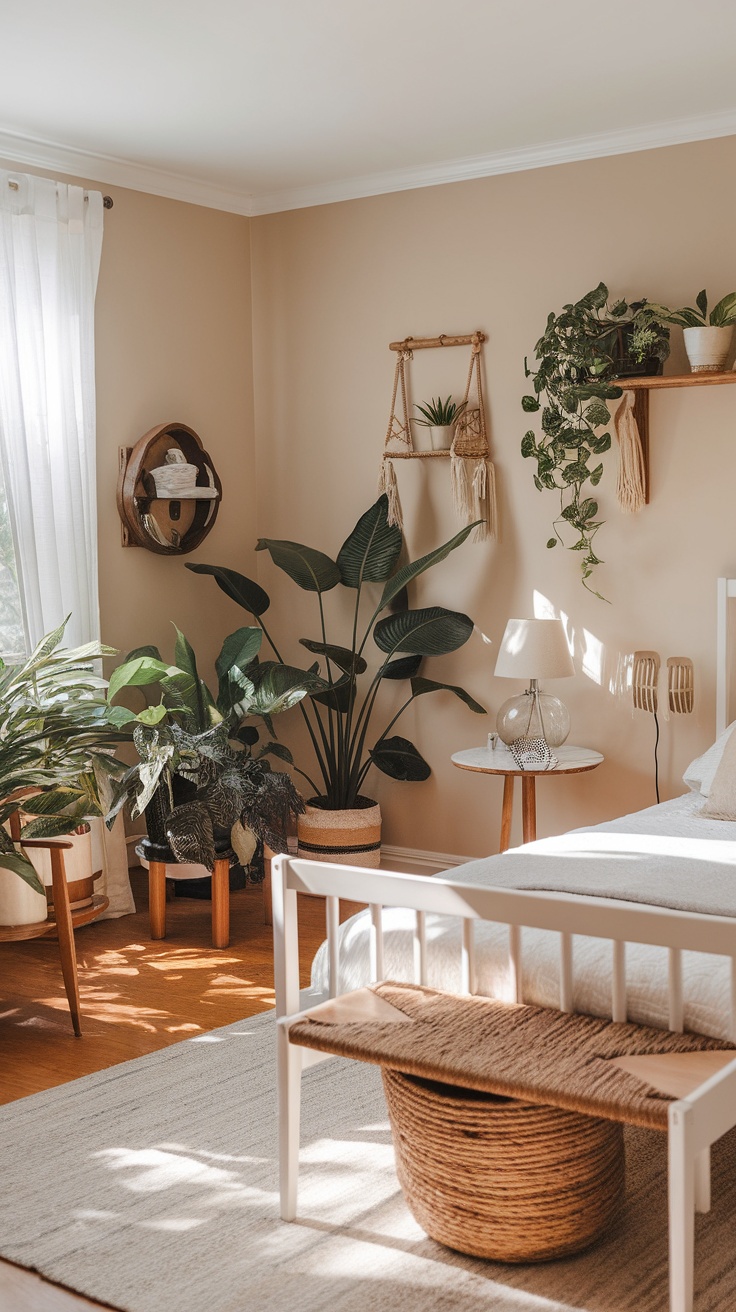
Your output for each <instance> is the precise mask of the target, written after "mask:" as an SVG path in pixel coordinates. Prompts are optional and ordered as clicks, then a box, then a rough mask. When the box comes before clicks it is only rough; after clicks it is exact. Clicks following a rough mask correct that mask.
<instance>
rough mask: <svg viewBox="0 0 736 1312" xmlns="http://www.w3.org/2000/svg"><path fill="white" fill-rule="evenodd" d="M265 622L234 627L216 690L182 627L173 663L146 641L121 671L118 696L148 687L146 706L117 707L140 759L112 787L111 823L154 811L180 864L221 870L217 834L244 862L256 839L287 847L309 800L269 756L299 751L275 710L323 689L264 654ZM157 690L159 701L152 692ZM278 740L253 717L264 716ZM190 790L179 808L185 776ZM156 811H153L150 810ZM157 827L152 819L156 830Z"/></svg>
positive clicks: (114, 689)
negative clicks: (281, 734)
mask: <svg viewBox="0 0 736 1312" xmlns="http://www.w3.org/2000/svg"><path fill="white" fill-rule="evenodd" d="M262 637H263V635H262V633H261V630H260V629H259V628H255V627H253V628H242V629H238V630H237V631H236V632H235V633H231V634H230V635H229V637H227V638H226V639H225V641H224V643H223V646H222V650H221V652H220V654H219V656H218V658H217V662H216V672H217V676H218V689H217V696H216V697H214V696H213V695H212V693H211V692H210V689H209V688H208V686H207V684H206V683H205V682H204V680H203V679H202V678H201V677H200V675H199V671H198V668H197V660H196V656H195V654H194V651H193V649H192V647H191V644H190V643H189V642H188V640H187V639H186V638H185V636H184V634H183V633H181V632H180V631H179V629H176V644H175V652H174V663H173V664H168V663H167V662H166V661H164V660H163V659H162V656H161V653H160V651H159V649H158V648H157V647H153V646H148V647H138V648H136V650H135V651H132V652H130V653H129V654H128V656H127V657H126V659H125V661H124V662H123V664H122V665H119V666H118V668H117V669H116V670H115V671H114V672H113V674H112V677H111V679H110V686H109V690H108V695H109V697H110V700H112V699H113V698H114V697H117V696H118V694H119V693H120V692H122V691H123V689H128V688H132V687H135V688H139V689H140V690H141V692H143V694H144V698H145V701H146V705H145V706H144V707H143V709H142V710H140V711H138V712H137V713H136V712H134V711H132V710H130V709H128V708H127V707H125V706H114V707H112V708H111V711H110V714H111V716H112V718H113V719H114V720H115V722H116V723H117V724H119V725H121V726H126V727H129V728H131V729H132V734H133V742H134V744H135V747H136V750H137V752H138V758H139V759H138V761H137V763H136V764H135V765H133V766H131V767H130V769H128V770H127V771H126V772H125V774H124V775H123V776H122V778H121V779H120V780H119V782H118V783H117V784H116V785H115V786H114V787H113V788H112V789H111V790H110V794H109V797H108V812H107V816H106V821H107V824H108V826H111V825H112V824H113V822H114V820H115V817H116V816H117V814H118V812H119V811H120V810H121V809H122V808H123V807H124V806H126V805H127V806H128V808H129V810H130V813H131V815H132V816H133V817H135V816H138V815H142V814H143V813H144V812H147V819H150V818H151V815H153V818H154V823H157V824H158V825H160V828H161V830H162V834H161V838H162V841H166V842H167V843H168V845H169V846H170V847H171V849H172V851H173V852H174V855H175V856H176V858H177V860H179V861H185V862H195V863H197V864H200V865H204V866H206V867H207V868H208V869H210V870H211V869H212V867H213V864H214V860H215V831H216V830H217V829H220V830H225V831H228V832H229V835H230V845H231V847H232V849H233V851H234V852H235V853H236V855H237V857H238V860H239V861H240V862H241V864H242V865H244V866H247V865H248V863H249V862H250V860H251V857H252V855H253V851H254V848H255V843H256V840H257V839H262V840H263V841H264V842H266V843H268V844H269V846H271V847H272V848H274V850H275V851H285V850H286V838H287V834H288V829H289V820H290V817H291V816H292V815H296V814H299V813H300V812H301V811H303V809H304V803H303V802H302V799H301V797H300V796H299V794H298V792H297V790H296V789H295V787H294V785H293V783H292V781H291V779H290V777H289V775H287V774H285V773H284V772H282V771H277V770H273V769H272V768H271V765H270V763H269V761H268V759H267V758H268V757H269V756H276V757H280V758H281V759H283V760H286V761H288V762H289V763H290V764H291V763H292V761H291V753H290V752H289V750H288V748H287V747H285V746H284V745H283V744H282V743H279V742H278V741H276V740H275V731H274V728H273V721H272V716H273V715H275V714H276V713H277V712H279V711H282V710H286V709H288V708H289V707H290V706H294V705H296V703H297V702H298V701H299V700H300V699H301V698H302V697H305V696H306V695H307V693H308V692H309V691H310V689H316V688H317V687H321V686H322V683H321V680H318V679H315V678H314V676H313V675H311V674H310V673H309V671H303V670H292V669H291V668H290V667H288V666H284V665H282V664H280V663H276V662H263V663H261V661H260V660H259V655H258V653H259V650H260V646H261V641H262ZM151 692H153V699H152V698H151ZM258 717H260V719H261V720H262V721H263V723H264V724H265V725H266V727H267V729H268V731H269V733H270V735H271V740H270V741H267V742H266V743H265V744H261V743H260V742H259V739H260V733H259V730H258V728H257V727H256V726H255V725H254V724H248V723H246V720H248V719H251V718H258ZM177 777H178V778H179V779H181V780H185V781H186V782H187V783H188V784H189V785H190V788H189V790H188V792H189V796H188V797H187V798H186V800H184V801H179V803H178V804H177V797H176V791H177V790H176V779H177ZM149 808H151V809H150V810H149ZM150 830H151V826H150V825H149V836H152V835H151V833H150Z"/></svg>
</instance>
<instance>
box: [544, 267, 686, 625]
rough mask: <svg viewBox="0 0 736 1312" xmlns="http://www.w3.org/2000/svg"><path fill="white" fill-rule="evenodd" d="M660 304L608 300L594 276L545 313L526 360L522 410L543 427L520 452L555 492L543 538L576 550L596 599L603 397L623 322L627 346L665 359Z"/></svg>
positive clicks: (610, 384) (607, 396) (613, 390)
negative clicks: (555, 509) (556, 501)
mask: <svg viewBox="0 0 736 1312" xmlns="http://www.w3.org/2000/svg"><path fill="white" fill-rule="evenodd" d="M657 311H658V307H656V306H650V305H649V304H648V303H647V302H646V301H637V302H634V303H633V304H631V305H628V304H627V303H626V301H623V300H619V301H616V302H615V303H614V304H613V305H612V306H610V307H609V305H608V288H607V287H606V286H605V285H604V284H603V283H599V284H598V286H597V287H596V288H595V289H594V290H593V291H590V292H588V293H587V295H585V296H583V297H581V299H580V300H579V301H576V302H575V303H574V304H570V305H565V306H563V309H562V312H561V313H560V314H557V315H556V314H554V313H551V314H550V315H549V317H548V319H547V326H546V328H545V330H544V333H543V334H542V336H541V337H540V339H539V341H538V342H537V344H536V347H535V356H536V359H537V360H538V361H539V365H538V367H537V368H536V370H534V369H530V368H529V365H528V364H527V361H526V360H525V361H524V369H525V373H526V376H527V378H531V379H532V387H533V389H534V394H533V395H531V394H529V395H527V396H524V397H523V398H522V402H521V405H522V409H523V410H524V411H525V412H526V413H527V414H536V413H538V412H540V411H541V427H542V434H541V436H540V437H537V434H536V433H535V432H534V430H533V429H529V430H528V431H527V432H526V433H525V434H524V437H523V439H522V443H521V454H522V456H524V457H525V458H526V459H532V460H535V461H536V464H537V472H536V474H535V476H534V483H535V486H536V487H537V488H538V490H539V491H540V492H541V491H544V490H545V489H549V490H550V491H556V492H558V493H559V498H560V513H559V515H558V516H557V518H556V519H555V520H554V521H553V528H554V537H551V538H549V540H548V542H547V546H548V547H549V548H550V549H551V548H554V547H556V546H557V545H558V543H561V544H562V545H563V546H567V547H568V548H569V550H571V551H577V552H579V553H580V569H581V573H582V582H583V585H584V586H585V587H586V588H587V589H588V590H589V591H590V592H593V593H594V595H595V596H596V597H599V598H600V599H601V600H605V598H603V597H601V594H600V593H599V592H596V591H595V589H594V588H592V587H591V585H590V583H589V579H590V578H591V576H592V574H593V570H594V569H595V567H596V565H600V564H601V563H602V562H601V560H600V559H599V557H598V556H597V555H596V552H595V549H594V539H595V537H596V534H597V533H598V530H599V529H600V528H601V526H602V524H603V521H602V520H601V519H599V517H598V502H597V500H596V499H595V497H593V496H591V495H590V494H589V492H588V490H587V485H588V484H589V485H590V488H591V489H592V488H595V487H597V486H598V484H599V483H600V480H601V478H602V476H603V464H602V462H600V461H599V459H598V457H600V456H602V455H604V454H605V453H606V451H608V450H609V449H610V446H611V434H610V432H609V431H607V430H608V424H609V422H610V419H611V411H610V409H609V406H608V402H609V401H612V400H616V399H618V398H619V397H620V396H621V395H622V389H621V387H619V386H618V385H617V383H616V377H617V367H618V360H617V348H618V344H619V341H620V330H621V327H622V325H632V329H631V333H632V335H631V339H630V349H632V347H633V345H634V344H635V345H636V350H637V352H638V353H639V355H641V353H643V355H641V358H647V356H648V355H652V356H654V357H656V358H659V359H665V358H666V356H667V354H668V353H669V340H668V338H669V333H668V330H667V329H665V328H662V326H661V323H660V322H658V316H657ZM645 332H646V334H647V336H646V337H644V336H643V334H644V333H645ZM637 334H638V338H637ZM601 429H602V430H604V431H600V430H601ZM570 537H572V540H571V541H570V540H569V539H570Z"/></svg>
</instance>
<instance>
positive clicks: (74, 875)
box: [27, 833, 93, 910]
mask: <svg viewBox="0 0 736 1312" xmlns="http://www.w3.org/2000/svg"><path fill="white" fill-rule="evenodd" d="M60 837H61V840H62V841H63V842H65V843H71V848H69V847H65V848H64V871H65V873H66V882H67V884H68V885H69V902H70V905H71V907H72V910H76V909H78V908H81V907H84V906H90V905H91V902H92V893H93V882H92V835H91V833H87V834H62V835H61V836H60ZM27 856H29V857H30V859H31V861H32V862H33V864H34V866H35V867H36V870H37V872H38V877H39V879H40V880H41V883H42V884H43V885H44V887H45V889H46V901H47V902H48V903H49V905H50V904H51V900H52V894H51V882H52V881H51V852H50V851H49V850H48V848H43V847H34V848H31V849H29V850H28V852H27Z"/></svg>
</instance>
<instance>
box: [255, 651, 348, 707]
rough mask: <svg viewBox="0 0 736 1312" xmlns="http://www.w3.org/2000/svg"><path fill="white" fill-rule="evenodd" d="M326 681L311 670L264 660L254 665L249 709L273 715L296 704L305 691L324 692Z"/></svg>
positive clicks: (327, 685)
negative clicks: (260, 663)
mask: <svg viewBox="0 0 736 1312" xmlns="http://www.w3.org/2000/svg"><path fill="white" fill-rule="evenodd" d="M328 687H329V684H327V683H326V682H325V680H324V679H320V678H319V676H318V675H316V674H313V673H312V672H311V671H310V670H299V669H297V668H295V667H294V666H292V665H282V664H281V663H280V662H279V661H265V662H264V663H263V664H262V665H256V666H254V668H253V693H252V696H251V699H250V709H249V712H248V713H252V712H255V713H256V714H257V715H276V714H277V713H278V712H279V711H288V710H290V708H291V707H292V706H296V704H297V702H300V701H301V700H302V698H303V697H306V695H307V693H314V692H323V691H324V690H325V688H328Z"/></svg>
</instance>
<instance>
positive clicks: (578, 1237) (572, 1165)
mask: <svg viewBox="0 0 736 1312" xmlns="http://www.w3.org/2000/svg"><path fill="white" fill-rule="evenodd" d="M382 1073H383V1086H384V1092H385V1094H386V1101H387V1103H388V1110H389V1116H390V1118H391V1129H392V1133H393V1140H394V1149H395V1152H396V1167H397V1174H398V1177H399V1183H400V1184H401V1187H402V1189H403V1191H404V1196H405V1198H406V1201H407V1203H408V1205H409V1207H410V1209H411V1211H412V1213H413V1215H414V1217H415V1219H416V1220H417V1221H418V1222H419V1225H420V1226H421V1227H422V1229H423V1230H425V1231H426V1233H427V1234H428V1235H429V1236H430V1238H432V1239H436V1240H438V1241H439V1242H440V1243H441V1244H446V1245H447V1246H448V1247H449V1248H454V1249H457V1250H458V1252H461V1253H469V1254H471V1255H472V1256H474V1257H485V1258H492V1259H495V1260H496V1261H501V1262H544V1261H547V1260H548V1259H550V1258H555V1257H565V1256H567V1255H568V1254H570V1253H577V1252H579V1251H580V1249H583V1248H587V1246H588V1245H589V1244H592V1243H593V1242H594V1241H595V1240H596V1239H598V1238H599V1237H600V1236H601V1235H602V1233H603V1232H604V1231H605V1230H606V1229H607V1227H608V1226H609V1224H610V1222H611V1220H612V1218H613V1217H614V1216H615V1214H616V1211H617V1209H618V1207H619V1205H620V1202H621V1199H622V1196H623V1187H624V1156H623V1127H622V1126H621V1125H618V1124H615V1123H613V1122H610V1121H602V1120H598V1119H596V1118H594V1117H592V1116H581V1115H579V1114H578V1113H577V1112H568V1111H562V1110H561V1109H560V1108H557V1107H544V1106H534V1105H532V1104H530V1103H522V1102H516V1101H514V1100H512V1099H509V1098H496V1097H494V1096H493V1095H491V1094H486V1093H474V1092H473V1091H472V1090H469V1089H456V1088H453V1087H452V1086H450V1085H446V1084H436V1083H434V1082H432V1081H430V1080H423V1079H418V1078H416V1077H414V1076H410V1075H403V1074H401V1073H400V1072H399V1071H395V1070H389V1069H387V1068H386V1067H384V1068H382Z"/></svg>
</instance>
